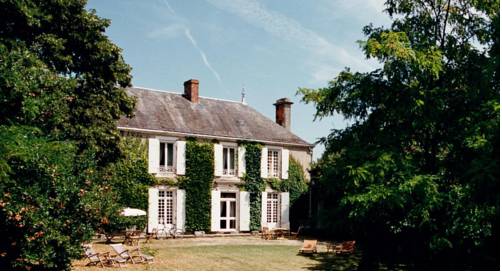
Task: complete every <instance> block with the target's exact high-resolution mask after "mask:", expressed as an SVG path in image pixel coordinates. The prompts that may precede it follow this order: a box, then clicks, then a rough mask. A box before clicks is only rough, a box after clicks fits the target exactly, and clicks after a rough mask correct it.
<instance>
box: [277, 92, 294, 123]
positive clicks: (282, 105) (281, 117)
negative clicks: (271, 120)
mask: <svg viewBox="0 0 502 273" xmlns="http://www.w3.org/2000/svg"><path fill="white" fill-rule="evenodd" d="M291 104H293V103H292V102H291V101H290V100H289V99H288V98H282V99H278V100H277V101H276V102H275V103H274V105H275V122H276V123H277V124H279V125H281V126H282V127H284V128H286V129H288V130H291Z"/></svg>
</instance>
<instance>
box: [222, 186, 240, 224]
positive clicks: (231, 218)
mask: <svg viewBox="0 0 502 273" xmlns="http://www.w3.org/2000/svg"><path fill="white" fill-rule="evenodd" d="M236 197H237V194H236V193H235V192H222V193H221V195H220V230H235V229H236V225H237V199H236Z"/></svg>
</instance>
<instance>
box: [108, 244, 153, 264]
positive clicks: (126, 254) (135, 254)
mask: <svg viewBox="0 0 502 273" xmlns="http://www.w3.org/2000/svg"><path fill="white" fill-rule="evenodd" d="M110 246H111V247H112V248H113V250H114V251H115V253H117V255H118V256H119V257H121V258H123V259H125V260H126V261H131V263H133V264H135V263H136V262H140V263H142V262H147V263H149V262H153V257H152V256H150V255H146V254H143V253H142V252H141V249H140V248H139V247H136V248H134V249H131V250H129V249H127V248H125V246H124V245H123V244H113V245H110ZM135 259H139V261H136V260H135Z"/></svg>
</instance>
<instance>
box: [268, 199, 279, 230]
mask: <svg viewBox="0 0 502 273" xmlns="http://www.w3.org/2000/svg"><path fill="white" fill-rule="evenodd" d="M267 226H268V227H269V228H278V227H279V226H280V215H279V194H278V193H275V192H268V193H267Z"/></svg>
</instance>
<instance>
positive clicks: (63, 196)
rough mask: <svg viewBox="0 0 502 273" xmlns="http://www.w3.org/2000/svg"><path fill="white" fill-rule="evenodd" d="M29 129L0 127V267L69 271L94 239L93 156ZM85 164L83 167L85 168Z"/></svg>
mask: <svg viewBox="0 0 502 273" xmlns="http://www.w3.org/2000/svg"><path fill="white" fill-rule="evenodd" d="M76 151H77V148H76V147H75V145H73V144H72V143H71V142H62V141H54V140H51V139H49V138H47V137H45V136H43V134H42V133H41V132H40V130H38V129H35V128H31V127H18V126H9V127H8V126H3V125H2V126H0V233H1V234H2V236H0V268H3V269H6V268H15V269H25V270H37V269H53V270H61V269H68V266H69V265H70V262H71V259H72V258H77V257H79V256H80V253H81V247H80V243H81V242H82V241H85V240H88V239H90V237H91V235H92V234H93V225H92V223H93V219H95V215H94V210H92V209H91V207H90V206H89V203H88V202H86V198H85V195H86V194H87V192H88V191H91V190H92V188H91V186H90V185H91V184H92V182H93V178H94V177H93V175H92V168H89V167H92V165H93V162H92V161H91V158H92V157H90V156H89V157H87V158H83V157H81V156H77V155H76ZM86 164H87V165H86Z"/></svg>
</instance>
